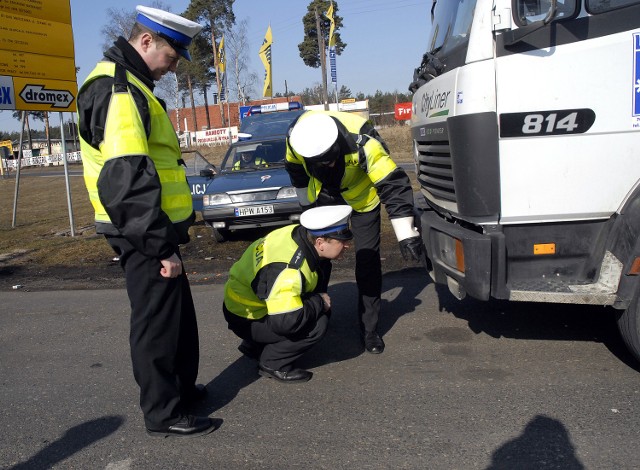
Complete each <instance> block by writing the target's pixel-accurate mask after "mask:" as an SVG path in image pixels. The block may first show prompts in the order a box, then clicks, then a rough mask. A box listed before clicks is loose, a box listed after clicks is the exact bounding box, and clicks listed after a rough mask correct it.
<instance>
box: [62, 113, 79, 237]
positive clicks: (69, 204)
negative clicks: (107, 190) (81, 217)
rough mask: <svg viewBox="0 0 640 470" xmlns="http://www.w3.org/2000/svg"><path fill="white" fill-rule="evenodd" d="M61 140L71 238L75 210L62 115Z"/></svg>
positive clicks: (74, 232) (74, 234)
mask: <svg viewBox="0 0 640 470" xmlns="http://www.w3.org/2000/svg"><path fill="white" fill-rule="evenodd" d="M60 139H62V155H64V158H63V159H62V161H63V163H64V174H65V184H66V186H67V207H68V208H69V223H70V224H71V236H72V237H75V236H76V231H75V228H74V227H75V224H74V223H73V208H72V207H71V187H70V186H69V164H68V163H67V139H66V138H65V135H64V118H63V117H62V113H60Z"/></svg>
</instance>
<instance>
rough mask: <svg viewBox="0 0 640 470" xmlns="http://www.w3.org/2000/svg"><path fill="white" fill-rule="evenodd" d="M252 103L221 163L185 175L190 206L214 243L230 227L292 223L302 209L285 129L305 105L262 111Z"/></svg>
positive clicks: (226, 235) (225, 233) (223, 236)
mask: <svg viewBox="0 0 640 470" xmlns="http://www.w3.org/2000/svg"><path fill="white" fill-rule="evenodd" d="M289 106H290V107H291V103H289ZM254 108H258V109H254ZM254 108H252V109H251V115H249V116H247V117H245V118H244V119H243V121H242V124H241V125H240V132H239V137H240V140H238V142H236V143H234V144H232V145H231V146H230V147H229V150H228V151H227V153H226V155H225V157H224V159H223V161H222V164H221V166H220V168H219V169H218V168H215V167H213V166H210V167H208V168H203V169H202V170H201V171H200V172H199V173H198V174H196V175H193V176H189V177H188V178H187V179H188V181H189V184H190V185H191V191H192V195H193V201H194V209H195V210H200V211H201V212H202V218H203V219H204V222H205V224H207V225H209V226H211V227H212V229H213V236H214V238H215V240H216V241H218V242H223V241H225V240H226V239H227V237H228V234H229V232H230V231H232V230H240V229H252V228H258V227H270V226H278V225H287V224H290V223H295V222H297V221H298V220H299V219H300V213H301V212H302V209H301V207H300V203H299V202H298V197H297V195H296V191H295V189H294V187H293V186H292V185H291V180H290V179H289V174H288V173H287V171H286V170H285V168H284V163H285V154H286V132H287V129H288V128H289V125H290V124H291V123H292V122H293V121H294V120H295V119H296V118H297V117H298V116H300V115H301V114H302V113H303V110H302V109H300V108H301V107H299V109H294V110H291V111H278V112H273V113H264V112H260V111H261V110H260V109H259V108H260V107H254ZM263 108H264V107H263Z"/></svg>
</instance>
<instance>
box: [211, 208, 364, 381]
mask: <svg viewBox="0 0 640 470" xmlns="http://www.w3.org/2000/svg"><path fill="white" fill-rule="evenodd" d="M350 214H351V207H349V206H346V205H342V206H332V207H318V208H314V209H309V210H307V211H305V212H303V214H302V215H301V216H300V225H289V226H287V227H283V228H280V229H277V230H274V231H273V232H271V233H270V234H268V235H267V236H266V237H264V238H260V239H258V240H256V241H255V242H254V243H253V244H252V245H251V246H250V247H249V248H247V250H246V251H245V252H244V254H243V255H242V257H241V258H240V260H238V261H237V262H236V263H235V264H234V265H233V266H232V267H231V271H230V272H229V280H228V281H227V283H226V285H225V289H224V305H223V311H224V316H225V319H226V320H227V322H228V323H229V329H230V330H232V331H233V332H234V333H235V334H236V335H238V336H239V337H240V338H242V339H243V340H244V341H243V342H242V344H241V345H240V346H239V347H238V349H239V350H240V351H241V352H242V353H243V354H245V355H246V356H248V357H250V358H252V359H256V360H258V361H259V366H258V368H259V374H260V375H262V376H263V377H268V378H272V379H275V380H277V381H279V382H284V383H291V382H306V381H307V380H309V379H311V377H312V375H313V373H312V372H309V371H307V370H302V369H297V368H295V365H294V363H295V361H296V360H297V359H298V358H299V357H300V356H302V355H303V354H304V353H305V352H306V351H307V350H309V349H310V348H311V347H312V346H313V345H314V344H316V343H317V342H318V341H320V340H321V339H322V337H323V336H324V334H325V333H326V331H327V326H328V323H329V316H330V314H331V299H330V298H329V295H328V294H327V286H328V284H329V275H330V273H331V260H333V259H337V258H338V257H340V255H341V254H342V252H343V250H344V249H345V248H347V247H348V245H347V241H348V240H350V239H351V238H352V234H351V231H350V230H349V223H348V219H349V215H350Z"/></svg>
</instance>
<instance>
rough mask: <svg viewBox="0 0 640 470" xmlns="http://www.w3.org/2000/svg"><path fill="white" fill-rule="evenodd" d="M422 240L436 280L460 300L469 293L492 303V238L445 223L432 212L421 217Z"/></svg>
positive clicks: (431, 273) (424, 213)
mask: <svg viewBox="0 0 640 470" xmlns="http://www.w3.org/2000/svg"><path fill="white" fill-rule="evenodd" d="M420 224H421V226H422V239H423V241H424V246H425V248H426V249H427V255H428V257H429V259H430V260H431V264H432V271H431V272H430V275H431V277H432V278H433V280H434V281H435V282H437V283H439V284H445V285H447V286H448V287H449V290H450V291H451V293H452V294H453V295H454V296H456V297H457V298H459V299H462V298H464V297H465V295H466V294H469V295H470V296H471V297H474V298H476V299H480V300H489V297H490V294H491V239H490V237H489V236H488V235H484V234H481V233H477V232H474V231H472V230H469V229H466V228H464V227H462V226H460V225H456V224H452V223H449V222H447V221H445V220H443V219H442V218H441V217H440V216H439V215H438V214H437V213H435V212H434V211H433V210H426V211H423V212H422V214H421V216H420Z"/></svg>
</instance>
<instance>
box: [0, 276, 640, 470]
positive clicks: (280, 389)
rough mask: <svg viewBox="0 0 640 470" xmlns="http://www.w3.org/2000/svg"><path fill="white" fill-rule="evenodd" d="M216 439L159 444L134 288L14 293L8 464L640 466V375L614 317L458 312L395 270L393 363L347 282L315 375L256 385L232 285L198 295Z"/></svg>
mask: <svg viewBox="0 0 640 470" xmlns="http://www.w3.org/2000/svg"><path fill="white" fill-rule="evenodd" d="M193 291H194V296H195V300H196V306H197V309H198V315H199V324H200V340H201V364H200V381H201V382H203V383H205V384H207V387H208V390H209V399H208V401H207V403H206V404H205V405H203V406H202V407H201V409H200V412H202V413H206V414H209V415H211V416H212V417H214V418H216V419H219V420H220V421H219V423H220V427H219V428H218V429H217V430H216V431H215V432H214V433H212V434H210V435H208V436H205V437H199V438H194V439H158V438H151V437H148V436H147V435H146V434H145V433H144V429H143V424H142V419H141V414H140V412H139V410H138V406H137V389H136V386H135V384H134V381H133V378H132V374H131V366H130V359H129V352H128V346H127V335H128V302H127V299H126V294H125V292H124V291H122V290H102V291H93V290H87V291H58V292H24V291H15V292H13V291H12V292H0V305H2V307H0V312H1V313H0V358H1V362H0V387H1V389H0V397H1V400H2V408H1V421H0V422H1V426H2V430H1V432H0V467H1V468H3V469H9V468H10V469H45V468H59V469H89V468H90V469H108V470H126V469H149V468H160V469H177V468H186V469H224V470H227V469H343V468H344V469H347V468H348V469H391V468H393V469H474V468H480V469H499V468H505V469H507V468H508V469H523V468H532V469H533V468H535V469H550V468H554V469H582V468H586V469H632V468H637V467H638V461H639V460H640V448H639V446H638V436H639V435H640V433H639V426H640V425H639V423H640V374H639V373H638V370H637V369H636V367H637V366H636V365H634V364H633V362H632V360H631V359H630V357H629V356H628V355H627V354H626V353H625V351H624V348H623V346H622V344H621V342H620V340H619V337H618V335H617V332H616V330H615V327H614V323H613V318H612V311H610V310H607V309H604V308H602V307H576V306H567V305H562V306H555V305H543V304H515V303H512V304H509V303H504V302H488V303H482V302H476V301H473V300H465V301H463V302H458V301H456V300H455V299H453V297H451V296H450V295H449V294H448V292H446V291H443V290H441V289H440V288H437V289H436V288H435V286H434V285H433V284H432V283H430V282H428V281H427V278H426V276H425V275H424V274H423V273H422V271H421V270H419V269H407V270H404V271H401V272H394V273H390V274H386V275H385V279H384V301H383V312H384V315H383V319H382V321H381V327H382V328H381V329H382V331H383V332H384V339H385V341H386V344H387V350H386V351H385V352H384V354H382V355H381V356H373V355H370V354H366V353H363V352H362V348H361V346H360V345H359V342H358V335H357V323H356V318H355V315H354V306H355V300H356V291H355V285H354V283H353V282H352V281H351V280H349V279H346V280H336V281H335V282H334V283H333V284H332V285H331V287H330V292H329V293H330V295H331V296H332V303H333V305H334V314H333V317H332V320H331V321H332V323H331V326H330V330H329V332H328V334H327V336H326V337H325V338H324V339H323V341H322V342H321V343H320V344H319V345H317V347H316V348H315V349H314V350H312V351H310V353H309V354H308V355H307V356H306V357H305V359H304V363H303V364H302V365H303V366H305V367H308V368H310V369H311V370H313V372H314V374H315V375H314V378H313V379H312V380H311V381H310V382H308V383H306V384H300V385H282V384H278V383H274V382H273V381H270V380H268V379H264V378H259V376H258V375H257V373H256V364H255V363H254V362H252V361H250V360H248V359H246V358H244V357H241V355H240V353H239V352H238V351H237V350H236V347H237V345H238V343H239V341H238V340H237V339H236V338H235V336H234V335H233V334H232V333H231V332H230V331H228V330H227V329H226V324H225V323H224V319H223V317H222V314H221V309H220V304H221V300H222V298H221V295H222V286H221V285H215V286H197V287H194V289H193Z"/></svg>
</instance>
